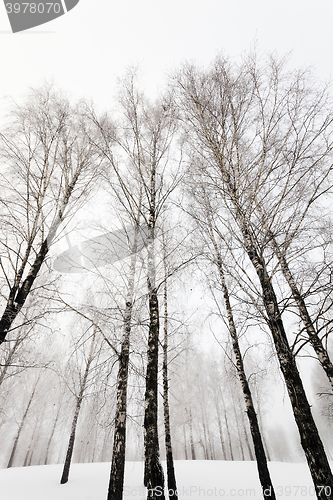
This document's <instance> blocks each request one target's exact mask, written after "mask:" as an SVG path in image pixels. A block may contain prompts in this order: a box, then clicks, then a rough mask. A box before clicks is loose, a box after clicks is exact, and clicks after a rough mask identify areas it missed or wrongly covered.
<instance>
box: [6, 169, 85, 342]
mask: <svg viewBox="0 0 333 500" xmlns="http://www.w3.org/2000/svg"><path fill="white" fill-rule="evenodd" d="M79 174H80V171H79V170H78V171H77V173H76V174H75V175H74V177H73V179H72V181H71V183H70V184H69V185H68V187H67V189H66V193H65V195H64V198H63V201H62V204H61V208H60V209H59V210H58V213H57V216H56V219H55V221H54V222H53V224H52V225H51V227H50V230H49V232H48V235H47V237H46V238H45V240H44V241H43V243H42V244H41V246H40V249H39V252H38V253H37V255H36V257H35V260H34V263H33V264H32V265H31V267H30V270H29V272H28V274H27V276H26V278H25V279H24V281H23V283H22V284H21V286H20V284H19V281H20V278H19V279H18V277H16V279H17V281H18V283H16V284H15V285H14V286H13V287H12V288H11V290H10V294H9V298H8V301H7V304H6V308H5V310H4V312H3V314H2V317H1V319H0V344H2V343H3V341H4V340H5V338H6V336H7V333H8V331H9V329H10V328H11V326H12V324H13V322H14V321H15V319H16V316H17V315H18V313H19V312H20V310H21V309H22V307H23V306H24V303H25V301H26V299H27V297H28V295H29V293H30V290H31V288H32V286H33V284H34V282H35V279H36V278H37V276H38V273H39V271H40V268H41V266H42V264H43V262H44V260H45V258H46V256H47V253H48V251H49V248H50V245H51V243H52V241H53V240H54V238H55V236H56V233H57V229H58V228H59V226H60V225H61V223H62V221H63V218H64V210H65V208H66V206H67V204H68V202H69V200H70V197H71V195H72V192H73V190H74V188H75V185H76V183H77V181H78V178H79ZM27 257H28V256H27ZM24 265H25V264H24ZM22 273H23V269H22Z"/></svg>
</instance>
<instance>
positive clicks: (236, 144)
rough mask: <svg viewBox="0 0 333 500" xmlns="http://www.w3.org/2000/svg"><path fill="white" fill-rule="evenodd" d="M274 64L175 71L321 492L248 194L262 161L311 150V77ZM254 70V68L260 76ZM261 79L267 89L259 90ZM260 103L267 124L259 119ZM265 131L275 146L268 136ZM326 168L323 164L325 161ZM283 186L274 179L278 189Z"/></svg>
mask: <svg viewBox="0 0 333 500" xmlns="http://www.w3.org/2000/svg"><path fill="white" fill-rule="evenodd" d="M277 68H278V64H277V63H276V61H271V64H270V65H269V66H268V68H267V69H265V68H263V67H261V68H258V67H256V65H255V64H254V63H253V59H248V60H247V61H244V62H243V63H242V64H240V65H238V66H236V65H234V66H232V65H231V64H230V63H229V61H227V60H223V59H222V58H218V59H217V60H216V61H215V64H214V65H213V67H212V69H211V70H210V71H208V72H205V71H199V70H197V69H196V68H195V67H193V66H187V67H185V68H184V69H183V71H182V72H181V73H180V74H179V76H178V77H177V85H178V95H179V99H178V103H179V105H180V106H181V107H182V109H183V110H184V123H185V127H186V130H187V131H188V135H189V141H190V143H191V145H192V147H193V148H195V151H196V152H197V153H198V155H199V156H200V157H201V159H202V164H201V165H202V167H201V168H202V174H203V176H204V177H205V179H206V181H207V184H209V185H210V191H211V196H214V197H218V198H219V199H220V201H221V204H223V207H224V208H226V209H227V211H228V212H229V214H230V218H231V220H233V221H234V227H235V229H237V231H238V232H239V239H240V241H242V245H243V250H244V252H245V254H246V255H247V258H248V259H249V261H250V263H251V265H252V266H253V270H254V272H255V274H256V276H257V280H258V281H259V283H260V287H261V299H262V302H263V306H264V310H265V313H266V315H267V322H268V325H269V329H270V332H271V335H272V339H273V342H274V345H275V349H276V354H277V358H278V361H279V366H280V369H281V372H282V374H283V377H284V380H285V383H286V386H287V390H288V394H289V398H290V401H291V405H292V409H293V413H294V417H295V421H296V424H297V427H298V430H299V435H300V439H301V444H302V447H303V450H304V453H305V456H306V458H307V462H308V465H309V469H310V472H311V476H312V480H313V483H314V485H315V488H316V494H317V496H318V498H319V495H320V486H322V485H323V484H326V485H329V486H330V487H331V488H332V485H333V477H332V472H331V470H330V467H329V464H328V461H327V457H326V454H325V450H324V447H323V443H322V441H321V439H320V436H319V434H318V430H317V427H316V425H315V422H314V420H313V416H312V413H311V409H310V405H309V402H308V400H307V397H306V394H305V391H304V387H303V383H302V380H301V377H300V374H299V371H298V368H297V364H296V360H295V357H294V355H293V352H292V350H291V348H290V345H289V341H288V337H287V333H286V329H285V325H284V322H283V319H282V315H281V311H280V308H279V303H278V298H277V294H276V291H275V288H274V285H273V281H272V276H271V272H270V269H269V266H268V264H267V247H266V246H265V241H263V239H262V237H261V236H262V234H261V232H260V220H258V218H256V214H255V213H254V210H253V199H252V198H251V191H252V189H251V188H252V187H253V185H255V184H256V183H257V182H262V183H263V184H264V185H265V187H266V189H267V191H269V190H270V191H271V192H272V186H271V185H270V183H269V178H268V179H263V178H262V177H261V176H260V172H261V169H262V166H263V165H265V164H267V163H270V164H271V167H272V169H278V170H279V171H280V173H281V175H282V176H283V175H285V174H284V173H283V171H284V168H285V165H288V161H286V154H285V153H286V152H288V154H289V152H290V155H291V157H292V158H295V159H296V160H295V165H296V166H297V167H299V169H300V170H302V167H306V166H307V156H306V155H298V154H297V153H298V151H297V148H298V147H299V141H298V139H299V138H300V137H301V132H302V130H303V127H304V126H305V124H304V120H303V121H302V119H301V118H300V117H302V114H303V116H304V113H306V112H307V110H308V109H309V107H311V103H312V101H311V97H310V98H309V99H308V101H307V102H306V101H304V99H302V96H303V95H304V93H306V95H307V96H309V95H310V96H311V94H309V92H306V91H305V90H306V89H307V90H309V87H307V86H306V81H307V80H306V78H305V77H304V75H300V74H296V75H290V74H289V75H287V74H286V73H284V74H283V73H281V72H280V71H277ZM253 74H255V75H257V78H256V79H255V78H253ZM259 77H260V78H259ZM258 81H260V83H261V89H262V92H259V91H258V87H257V84H256V82H258ZM276 89H278V90H277V91H276V92H275V90H276ZM271 91H272V93H271ZM272 95H273V96H275V98H274V97H272ZM306 104H308V106H307V107H306ZM263 109H265V111H266V112H265V114H264V116H265V120H264V125H265V128H263V126H262V121H261V120H260V118H261V117H262V116H263V114H262V110H263ZM268 130H269V135H268V137H269V138H270V139H271V140H272V145H271V149H268V145H267V140H266V139H267V131H268ZM324 137H325V133H324ZM263 138H264V140H263ZM310 142H312V141H310ZM320 142H321V141H319V144H318V148H319V149H320V147H321V146H322V144H320ZM324 142H325V141H324ZM295 144H296V149H295ZM287 157H288V155H287ZM283 160H285V161H283ZM322 168H324V169H325V168H326V166H325V164H323V166H322ZM303 170H304V168H303ZM277 178H278V177H277ZM264 181H265V182H264ZM279 188H280V185H279V184H277V185H276V189H277V190H278V191H279ZM258 226H259V230H258ZM327 491H328V490H327ZM325 495H326V496H325ZM325 495H324V498H327V499H331V498H332V496H331V494H326V493H325ZM320 498H322V496H321V497H320Z"/></svg>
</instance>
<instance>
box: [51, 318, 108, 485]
mask: <svg viewBox="0 0 333 500" xmlns="http://www.w3.org/2000/svg"><path fill="white" fill-rule="evenodd" d="M91 328H93V333H92V335H91V338H90V346H89V351H88V354H87V356H84V357H83V361H84V370H83V372H81V371H80V368H79V366H78V367H77V369H78V376H79V380H78V387H77V389H78V391H77V392H76V393H75V399H76V402H75V410H74V416H73V420H72V425H71V432H70V436H69V441H68V448H67V452H66V458H65V463H64V468H63V472H62V476H61V480H60V483H61V484H65V483H67V482H68V477H69V471H70V466H71V461H72V455H73V450H74V443H75V435H76V428H77V423H78V418H79V415H80V410H81V406H82V403H83V400H84V397H85V396H86V391H87V389H88V388H89V385H90V384H91V377H92V371H93V368H94V365H93V363H94V364H95V365H96V360H97V359H98V357H99V355H100V352H101V346H100V344H99V342H98V339H97V337H98V335H97V334H98V330H97V328H96V327H94V325H90V326H89V328H88V331H89V330H90V329H91ZM81 342H82V339H81ZM81 364H82V360H81V361H80V365H81ZM89 376H90V379H89Z"/></svg>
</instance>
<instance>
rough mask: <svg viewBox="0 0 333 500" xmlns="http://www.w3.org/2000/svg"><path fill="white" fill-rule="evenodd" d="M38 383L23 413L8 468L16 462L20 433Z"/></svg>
mask: <svg viewBox="0 0 333 500" xmlns="http://www.w3.org/2000/svg"><path fill="white" fill-rule="evenodd" d="M37 383H38V380H37V382H36V384H35V386H34V388H33V391H32V393H31V396H30V398H29V401H28V404H27V407H26V409H25V412H24V414H23V417H22V420H21V423H20V426H19V428H18V431H17V434H16V437H15V440H14V445H13V448H12V452H11V454H10V457H9V461H8V464H7V468H8V469H9V468H10V467H12V466H13V463H14V459H15V454H16V448H17V443H18V441H19V439H20V435H21V432H22V429H23V426H24V423H25V420H26V418H27V416H28V413H29V409H30V406H31V403H32V400H33V398H34V396H35V392H36V388H37Z"/></svg>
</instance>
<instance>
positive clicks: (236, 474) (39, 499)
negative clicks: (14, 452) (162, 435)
mask: <svg viewBox="0 0 333 500" xmlns="http://www.w3.org/2000/svg"><path fill="white" fill-rule="evenodd" d="M163 466H164V470H165V463H163ZM175 467H176V477H177V483H178V494H179V499H180V500H182V499H184V500H185V499H186V498H188V499H190V500H202V499H203V498H212V499H223V500H231V499H235V498H236V499H237V500H239V499H241V498H244V499H246V500H249V499H251V500H259V499H260V500H262V498H263V496H262V492H261V488H260V483H259V479H258V473H257V468H256V463H255V462H224V461H218V460H217V461H203V460H197V461H185V460H183V461H176V462H175ZM269 468H270V472H271V477H272V481H273V484H274V487H275V493H276V496H277V498H280V499H281V500H284V499H285V498H286V497H289V498H292V499H301V498H302V499H303V500H304V499H311V498H314V499H315V498H316V496H315V494H314V488H313V485H312V481H311V477H310V473H309V471H308V468H307V465H306V463H280V462H271V463H270V464H269ZM61 472H62V465H47V466H34V467H17V468H15V467H14V468H11V469H2V470H0V491H1V500H22V499H23V498H24V500H106V496H107V489H108V480H109V472H110V464H109V463H93V464H72V467H71V471H70V478H69V482H68V483H67V484H64V485H60V484H59V481H60V476H61ZM142 477H143V463H142V462H127V463H126V471H125V488H124V500H125V499H129V500H132V499H133V500H134V499H140V498H144V499H145V498H146V490H145V488H144V486H143V484H142ZM323 486H324V485H323Z"/></svg>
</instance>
